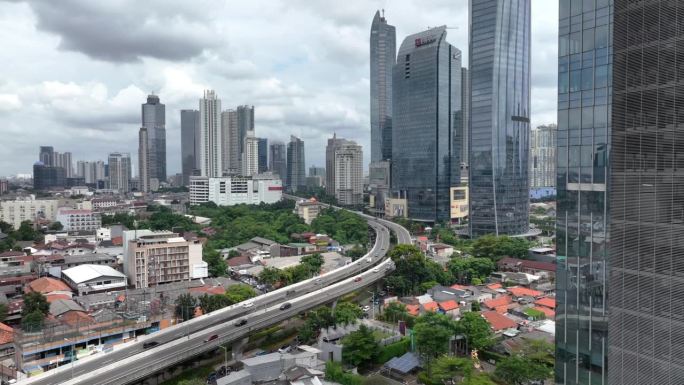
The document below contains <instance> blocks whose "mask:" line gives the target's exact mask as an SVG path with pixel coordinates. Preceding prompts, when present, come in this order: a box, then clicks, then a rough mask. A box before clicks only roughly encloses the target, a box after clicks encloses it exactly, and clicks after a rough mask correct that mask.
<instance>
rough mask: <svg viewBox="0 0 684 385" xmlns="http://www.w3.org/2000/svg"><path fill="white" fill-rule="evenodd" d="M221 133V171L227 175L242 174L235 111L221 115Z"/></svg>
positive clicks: (228, 111)
mask: <svg viewBox="0 0 684 385" xmlns="http://www.w3.org/2000/svg"><path fill="white" fill-rule="evenodd" d="M221 132H222V134H221V135H222V140H223V146H222V147H223V151H224V154H223V171H224V172H225V173H226V174H228V175H237V174H239V173H241V172H242V155H241V153H240V148H241V147H242V146H241V145H240V140H244V138H242V139H240V135H239V132H238V115H237V111H236V110H227V111H223V112H222V113H221Z"/></svg>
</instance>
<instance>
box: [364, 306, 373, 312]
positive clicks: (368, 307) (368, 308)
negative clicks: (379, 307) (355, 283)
mask: <svg viewBox="0 0 684 385" xmlns="http://www.w3.org/2000/svg"><path fill="white" fill-rule="evenodd" d="M370 309H371V307H370V306H368V305H366V306H364V307H363V311H365V312H368V311H370Z"/></svg>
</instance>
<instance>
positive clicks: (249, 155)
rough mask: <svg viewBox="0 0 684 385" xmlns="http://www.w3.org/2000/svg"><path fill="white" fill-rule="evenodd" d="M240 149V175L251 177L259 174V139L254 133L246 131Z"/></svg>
mask: <svg viewBox="0 0 684 385" xmlns="http://www.w3.org/2000/svg"><path fill="white" fill-rule="evenodd" d="M244 142H245V143H243V145H242V148H243V150H244V151H243V153H242V175H244V176H253V175H257V174H258V173H259V138H257V137H255V136H254V131H247V134H246V135H245V139H244Z"/></svg>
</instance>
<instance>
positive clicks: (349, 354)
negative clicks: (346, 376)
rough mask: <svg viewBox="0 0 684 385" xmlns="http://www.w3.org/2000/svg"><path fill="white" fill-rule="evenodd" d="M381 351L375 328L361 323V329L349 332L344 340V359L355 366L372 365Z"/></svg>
mask: <svg viewBox="0 0 684 385" xmlns="http://www.w3.org/2000/svg"><path fill="white" fill-rule="evenodd" d="M379 353H380V346H379V345H378V341H376V340H375V336H374V335H373V330H371V329H370V328H369V327H367V326H366V325H361V326H360V327H359V330H357V331H355V332H351V333H349V335H347V336H346V337H345V338H344V340H343V341H342V359H343V360H344V362H346V363H348V364H350V365H353V366H364V367H367V366H370V365H372V363H373V362H375V360H376V358H377V357H378V354H379Z"/></svg>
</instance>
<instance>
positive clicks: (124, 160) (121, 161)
mask: <svg viewBox="0 0 684 385" xmlns="http://www.w3.org/2000/svg"><path fill="white" fill-rule="evenodd" d="M130 179H131V155H130V154H128V153H123V152H113V153H111V154H109V188H110V189H112V190H116V191H118V192H120V193H127V192H129V191H130V188H129V182H130Z"/></svg>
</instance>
